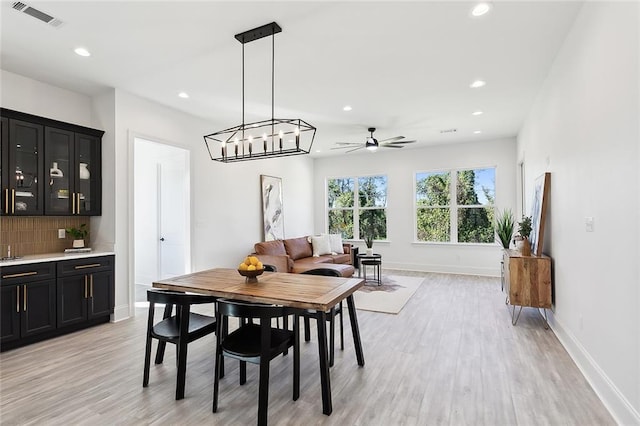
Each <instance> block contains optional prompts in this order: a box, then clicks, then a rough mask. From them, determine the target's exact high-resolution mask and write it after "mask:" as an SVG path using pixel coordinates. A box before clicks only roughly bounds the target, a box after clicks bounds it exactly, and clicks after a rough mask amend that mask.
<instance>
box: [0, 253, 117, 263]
mask: <svg viewBox="0 0 640 426" xmlns="http://www.w3.org/2000/svg"><path fill="white" fill-rule="evenodd" d="M114 254H115V253H114V252H112V251H97V250H96V251H91V252H88V253H46V254H32V255H29V256H23V257H20V258H19V259H12V260H0V266H15V265H27V264H29V263H41V262H57V261H59V260H71V259H84V258H87V257H97V256H109V255H114Z"/></svg>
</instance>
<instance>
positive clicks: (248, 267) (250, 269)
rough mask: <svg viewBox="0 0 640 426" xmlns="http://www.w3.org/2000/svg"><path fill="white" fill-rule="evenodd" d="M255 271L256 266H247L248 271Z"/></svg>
mask: <svg viewBox="0 0 640 426" xmlns="http://www.w3.org/2000/svg"><path fill="white" fill-rule="evenodd" d="M255 270H256V266H255V265H249V266H247V271H255Z"/></svg>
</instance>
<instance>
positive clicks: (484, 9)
mask: <svg viewBox="0 0 640 426" xmlns="http://www.w3.org/2000/svg"><path fill="white" fill-rule="evenodd" d="M490 10H491V3H485V2H483V3H478V4H477V5H475V6H474V7H473V9H471V15H473V16H482V15H484V14H486V13H488V12H489V11H490Z"/></svg>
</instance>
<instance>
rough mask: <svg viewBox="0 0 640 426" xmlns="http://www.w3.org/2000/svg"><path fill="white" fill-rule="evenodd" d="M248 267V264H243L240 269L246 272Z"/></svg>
mask: <svg viewBox="0 0 640 426" xmlns="http://www.w3.org/2000/svg"><path fill="white" fill-rule="evenodd" d="M248 267H249V266H248V265H247V264H246V263H241V264H240V266H238V269H239V270H241V271H246V270H247V268H248Z"/></svg>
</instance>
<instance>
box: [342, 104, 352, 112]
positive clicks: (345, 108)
mask: <svg viewBox="0 0 640 426" xmlns="http://www.w3.org/2000/svg"><path fill="white" fill-rule="evenodd" d="M352 109H353V108H351V105H345V106H344V108H342V110H343V111H351V110H352Z"/></svg>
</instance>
